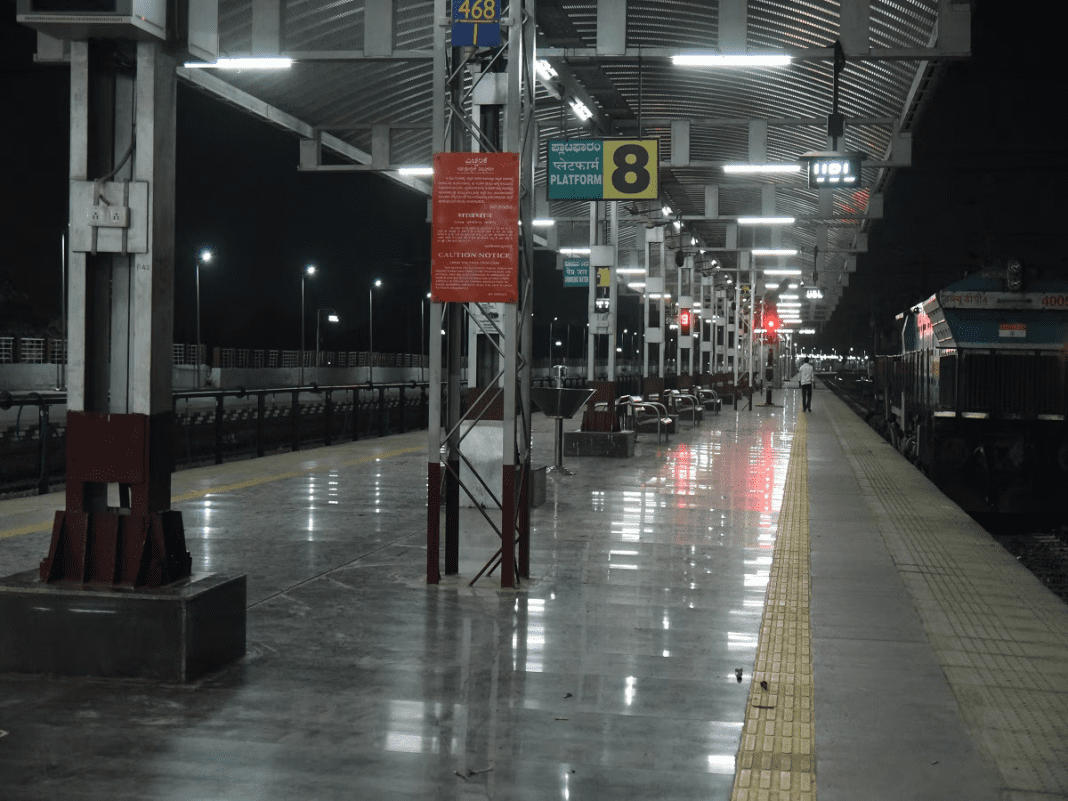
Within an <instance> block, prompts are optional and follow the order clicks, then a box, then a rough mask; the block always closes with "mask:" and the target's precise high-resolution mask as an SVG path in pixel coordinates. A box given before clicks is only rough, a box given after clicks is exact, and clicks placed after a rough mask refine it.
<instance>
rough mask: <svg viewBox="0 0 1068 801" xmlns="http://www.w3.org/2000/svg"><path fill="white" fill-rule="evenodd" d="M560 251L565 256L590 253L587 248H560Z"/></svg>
mask: <svg viewBox="0 0 1068 801" xmlns="http://www.w3.org/2000/svg"><path fill="white" fill-rule="evenodd" d="M560 252H561V253H562V254H563V255H565V256H588V255H590V249H589V248H560Z"/></svg>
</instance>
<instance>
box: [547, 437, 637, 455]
mask: <svg viewBox="0 0 1068 801" xmlns="http://www.w3.org/2000/svg"><path fill="white" fill-rule="evenodd" d="M634 440H635V433H634V432H633V431H565V432H564V455H565V456H614V457H619V458H626V457H628V456H633V455H634Z"/></svg>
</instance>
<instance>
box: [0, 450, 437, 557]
mask: <svg viewBox="0 0 1068 801" xmlns="http://www.w3.org/2000/svg"><path fill="white" fill-rule="evenodd" d="M415 433H416V434H418V435H419V436H421V437H422V438H423V440H424V441H423V442H421V443H420V444H418V445H407V446H401V447H397V446H396V445H395V446H394V447H392V448H390V449H385V448H384V447H383V444H382V440H366V441H358V442H353V443H346V444H345V445H337V446H334V447H333V448H329V449H324V448H317V449H314V450H308V451H296V452H293V453H285V454H280V455H278V456H271V457H267V458H266V459H262V460H249V461H240V462H230V463H228V464H224V465H211V466H208V467H201V468H194V469H192V470H183V471H181V472H178V473H175V474H174V475H173V478H172V485H173V487H174V489H175V490H179V491H178V492H176V493H175V494H174V495H172V496H171V503H172V504H176V503H182V502H183V501H192V500H195V499H197V498H203V497H204V496H206V495H218V494H220V493H223V492H236V491H237V490H242V489H248V488H249V487H256V486H259V485H260V484H269V483H270V482H272V481H281V480H282V479H285V478H299V477H300V476H305V475H309V474H311V473H321V472H326V471H329V470H336V469H337V468H339V467H353V466H355V465H361V464H368V463H370V462H375V461H378V460H380V459H392V458H394V457H397V456H403V455H406V454H413V453H418V452H420V451H422V452H423V453H425V452H426V443H425V438H426V432H421V431H420V432H415ZM403 436H405V435H403V434H402V435H399V436H398V437H396V438H395V439H393V440H392V441H393V442H394V443H395V442H397V441H398V440H399V439H400V437H403ZM368 449H370V450H371V452H370V453H365V454H362V455H360V456H357V457H356V458H351V456H352V453H353V451H354V450H357V451H364V450H368ZM346 457H350V458H346ZM294 463H295V467H294V466H293V465H294ZM286 467H290V468H291V469H288V470H287V469H284V468H286ZM279 468H283V469H282V470H279ZM235 472H244V473H246V474H251V475H250V477H249V478H246V479H244V480H242V481H230V483H226V484H222V483H213V482H214V481H225V480H226V479H227V478H230V479H232V478H233V477H234V473H235ZM191 484H197V485H199V486H197V488H196V489H190V488H187V487H188V486H189V485H191ZM52 495H54V496H56V497H57V498H59V505H58V506H57V505H56V504H57V502H56V500H55V498H51V497H50V496H48V495H40V496H36V497H35V498H19V499H15V500H13V501H11V502H9V503H8V505H7V506H6V507H4V506H0V524H2V522H3V521H4V519H5V517H8V515H5V514H3V510H4V509H5V508H6V509H9V510H11V511H12V512H14V510H15V508H16V505H18V506H19V507H20V508H19V514H18V516H23V517H37V516H38V515H41V514H45V515H47V517H40V518H39V519H36V520H33V522H30V523H25V524H22V525H18V526H10V527H7V528H0V540H3V539H7V538H8V537H19V536H22V535H24V534H34V533H37V532H41V531H51V530H52V522H53V520H54V518H55V512H56V509H58V508H60V507H62V505H63V493H61V492H60V493H52ZM11 516H14V515H11Z"/></svg>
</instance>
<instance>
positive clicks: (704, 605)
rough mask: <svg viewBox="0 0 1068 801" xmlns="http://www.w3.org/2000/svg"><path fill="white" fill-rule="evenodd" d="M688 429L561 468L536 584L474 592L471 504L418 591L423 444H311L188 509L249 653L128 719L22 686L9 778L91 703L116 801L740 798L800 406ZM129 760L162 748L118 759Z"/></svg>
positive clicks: (80, 734)
mask: <svg viewBox="0 0 1068 801" xmlns="http://www.w3.org/2000/svg"><path fill="white" fill-rule="evenodd" d="M784 420H785V421H788V422H785V423H784ZM682 429H683V430H682V431H681V432H680V433H679V434H677V435H675V436H673V437H672V439H671V442H670V444H668V445H661V446H657V445H656V443H655V436H652V435H642V437H641V438H640V440H639V446H638V450H637V453H636V456H635V457H634V458H632V459H600V458H587V459H579V458H571V459H569V461H568V467H569V468H570V469H572V470H573V471H575V475H574V476H570V477H566V476H560V475H551V476H550V478H549V479H548V485H547V502H546V503H545V504H544V505H543V506H541V507H539V508H537V509H535V510H534V511H533V513H532V526H533V533H532V558H531V565H532V577H531V580H530V581H528V582H525V583H524V586H523V587H522V588H521V589H520V590H518V591H514V590H501V589H500V588H499V577H498V576H497V575H496V574H494V576H493V577H491V578H489V579H482V580H480V581H479V582H478V583H477V584H476V586H475V587H474V588H470V589H469V588H468V587H467V581H469V580H470V578H471V577H472V576H473V575H474V574H475V573H476V572H477V570H478V569H479V568H480V567H481V566H482V564H483V563H484V562H485V561H486V560H487V559H488V558H489V557H490V555H491V554H492V552H493V550H495V549H496V547H497V539H496V536H495V535H494V534H493V533H492V532H491V531H489V529H488V527H486V525H485V524H484V523H483V522H482V520H481V517H480V516H479V515H478V513H477V512H476V511H475V510H473V509H464V510H462V514H461V519H462V523H463V529H464V534H463V536H462V541H461V576H460V577H459V578H457V577H447V578H446V580H445V581H444V582H443V584H442V585H440V586H438V587H427V586H426V585H425V574H424V571H425V550H424V548H425V531H426V511H425V499H426V491H425V476H426V464H425V458H426V457H425V452H424V453H414V454H411V455H404V456H397V457H392V458H386V459H382V460H380V461H369V460H364V461H363V462H362V463H360V464H358V465H356V466H351V465H352V454H353V453H355V452H356V451H357V449H359V448H367V447H368V444H367V443H356V444H355V445H354V446H351V448H352V450H350V451H349V452H348V453H349V455H348V456H347V457H346V456H345V455H344V454H345V451H344V450H343V449H344V448H345V447H350V446H342V447H340V448H334V449H328V450H324V451H310V452H307V454H305V456H306V457H307V458H308V459H319V460H321V461H322V465H321V469H316V470H315V471H314V472H309V473H304V474H300V475H294V476H293V477H290V478H284V479H280V480H276V481H272V482H270V483H263V484H257V485H254V486H250V487H248V488H247V489H241V490H236V491H229V492H222V493H218V494H215V493H211V494H208V495H206V496H204V497H201V498H197V499H195V500H190V501H186V502H184V503H181V504H179V505H178V508H180V509H181V511H182V513H183V516H184V520H185V527H186V535H187V538H188V543H189V548H190V551H191V552H192V554H193V559H194V569H195V570H197V571H219V572H246V573H248V575H249V602H250V605H251V606H250V609H249V615H248V626H249V655H248V656H247V657H246V658H245V660H243V661H242V662H241V663H240V664H239V665H235V666H233V667H231V668H228V669H226V670H224V671H222V672H220V673H219V674H217V675H215V676H213V677H211V678H210V679H208V680H206V681H205V682H204V683H203V684H202V686H201V687H200V689H199V690H198V691H197V692H196V693H189V692H188V691H186V690H184V689H182V688H173V687H171V688H167V687H151V688H145V689H143V690H141V689H139V691H138V697H137V701H136V703H135V707H136V709H134V710H132V711H131V710H130V708H129V705H130V702H129V699H128V698H127V694H126V693H125V692H124V691H123V690H122V688H120V687H115V688H112V687H108V686H106V685H100V684H98V683H97V684H93V683H80V682H77V681H65V682H39V683H35V682H27V683H25V684H23V685H20V690H19V692H20V693H21V692H26V693H28V694H29V695H27V699H26V701H27V703H29V701H30V695H32V696H33V703H34V708H33V715H34V716H35V717H34V718H33V719H34V723H33V724H32V725H30V724H29V723H27V725H25V726H23V729H22V731H23V736H21V737H20V739H19V741H18V742H19V748H18V751H17V753H13V754H12V755H13V758H14V762H13V763H12V764H13V765H15V767H16V771H15V774H13V775H15V777H16V778H15V779H14V781H16V782H21V781H25V782H26V786H27V787H29V786H31V785H32V786H37V785H34V784H33V782H37V781H38V780H39V777H40V775H41V767H42V765H41V759H42V757H41V754H42V753H43V752H42V751H41V749H40V748H39V747H38V746H40V745H41V744H42V743H44V742H45V739H46V738H47V737H51V736H53V734H52V732H53V727H52V726H51V725H49V724H48V721H49V720H52V719H54V720H55V721H60V720H68V719H69V710H70V709H71V708H78V709H82V710H85V711H91V712H92V713H93V714H94V715H95V716H96V717H94V718H91V719H90V718H86V719H85V720H81V719H79V722H77V723H76V724H75V725H73V726H72V727H71V728H70V735H71V737H72V738H74V739H75V740H76V741H77V743H78V745H76V746H73V747H72V748H71V749H68V751H69V753H68V756H69V757H70V758H71V759H73V760H74V762H73V764H74V765H75V769H79V768H78V767H77V766H78V765H81V768H80V770H83V771H84V772H85V773H86V774H87V775H89V779H88V781H89V786H91V787H95V788H106V789H107V790H108V791H109V792H114V797H124V796H123V793H122V792H117V791H116V789H117V788H120V786H129V785H123V782H128V781H134V780H136V779H138V777H139V778H140V781H141V784H140V785H138V789H137V792H139V793H141V794H142V796H141V797H144V794H145V793H148V794H149V795H150V796H151V797H153V798H186V797H192V796H193V795H197V796H205V795H213V796H218V797H227V798H237V797H249V798H275V797H277V798H283V797H285V798H292V797H297V796H298V795H303V796H304V797H343V796H344V795H345V793H346V792H351V791H352V790H353V789H355V788H358V789H359V790H360V792H361V794H363V795H365V796H366V797H372V796H374V797H398V798H400V797H404V798H431V797H438V798H467V797H471V796H477V797H485V796H486V795H487V794H488V795H489V797H493V798H530V799H539V800H540V799H550V798H562V799H576V798H606V797H618V798H642V799H647V798H669V797H671V798H690V797H694V798H698V797H699V798H725V797H727V795H728V794H729V790H730V786H731V782H732V779H733V773H734V758H735V754H736V752H737V747H738V739H739V735H740V732H741V726H742V720H743V716H744V709H745V703H746V694H747V691H748V687H749V682H750V678H751V676H750V671H751V667H752V662H753V656H754V653H755V649H756V644H757V636H758V632H759V626H760V620H761V612H762V609H763V601H764V592H765V588H766V585H767V581H768V570H769V567H770V564H771V556H772V549H773V547H774V543H775V531H776V525H777V520H778V510H779V507H780V503H781V495H782V491H783V482H784V479H785V476H786V468H787V460H788V457H789V452H790V445H791V436H792V430H793V413H792V406H791V407H788V408H787V409H786V410H783V409H776V410H754V411H752V412H744V411H743V412H738V413H736V412H734V411H732V410H728V411H724V412H723V413H722V414H721V415H718V416H711V417H709V418H706V420H705V422H704V423H703V425H702V426H700V427H697V428H695V429H693V430H692V431H690V430H689V429H690V427H689V425H688V424H683V426H682ZM550 431H551V424H550V423H549V422H548V421H545V420H544V419H542V420H541V421H540V423H539V427H538V428H536V440H535V442H536V456H537V457H540V458H541V463H543V464H544V463H548V462H550V461H551V453H552V443H551V437H550V436H549V432H550ZM423 436H425V435H423ZM396 439H397V440H398V441H399V439H400V438H396ZM413 441H415V440H413ZM379 447H381V444H379ZM360 452H362V451H360ZM345 458H348V459H349V460H350V462H349V466H344V464H343V460H344V459H345ZM331 459H333V460H334V461H335V462H336V463H331V462H330V460H331ZM260 462H261V463H262V465H261V466H260V467H256V466H255V465H253V466H247V467H245V468H243V469H248V470H256V469H259V470H267V469H269V460H260ZM274 469H276V470H277V469H278V468H277V467H276V468H274ZM737 668H742V669H743V671H744V680H743V681H742V682H740V683H739V682H738V681H737V678H736V669H737ZM38 685H39V686H38ZM18 708H19V707H18V705H17V704H16V706H15V707H13V708H12V711H13V712H17V709H18ZM27 709H28V707H27ZM16 717H17V716H16ZM164 718H165V719H167V720H168V721H169V722H168V725H167V727H156V726H151V725H149V724H148V723H145V722H144V721H151V720H154V719H164ZM16 722H17V721H16ZM35 742H36V743H37V745H35ZM133 742H137V743H138V744H139V750H140V752H141V753H146V752H147V753H151V754H153V756H150V757H148V758H147V759H140V760H134V759H133V758H132V757H131V758H126V757H121V758H116V759H112V761H111V762H109V761H108V760H106V759H105V760H101V759H99V755H100V754H104V753H111V754H118V753H126V752H127V751H129V749H128V748H127V746H129V745H130V744H131V743H133ZM123 749H126V750H123ZM220 755H222V756H220ZM90 765H92V766H93V769H92V770H90V768H89V766H90ZM109 766H110V767H109ZM94 771H95V773H94ZM120 777H125V778H120ZM47 789H48V788H43V790H47ZM43 790H42V791H43ZM130 797H133V796H130Z"/></svg>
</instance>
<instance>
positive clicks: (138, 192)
mask: <svg viewBox="0 0 1068 801" xmlns="http://www.w3.org/2000/svg"><path fill="white" fill-rule="evenodd" d="M70 211H71V216H70V220H71V234H70V246H71V250H72V251H73V252H75V253H148V183H147V182H145V181H129V182H127V181H112V182H109V183H104V184H100V185H99V191H98V189H97V184H96V183H95V182H94V181H71V184H70Z"/></svg>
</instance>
